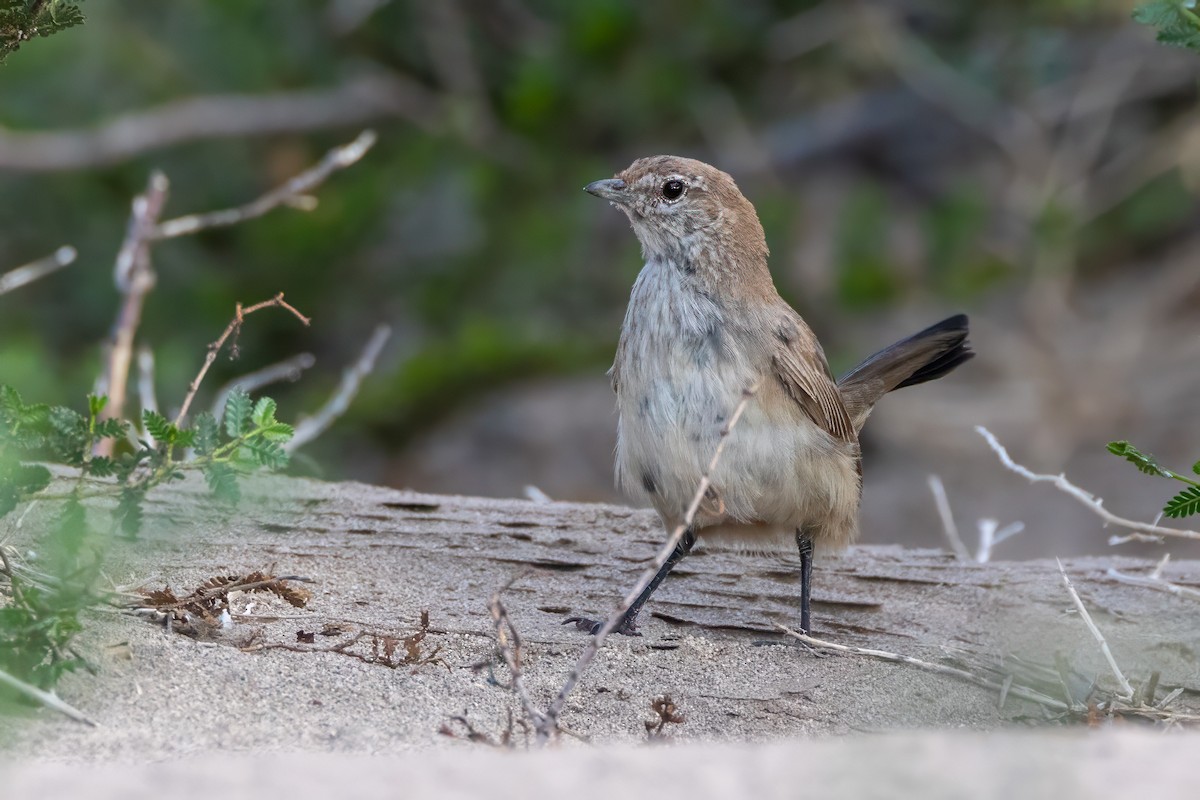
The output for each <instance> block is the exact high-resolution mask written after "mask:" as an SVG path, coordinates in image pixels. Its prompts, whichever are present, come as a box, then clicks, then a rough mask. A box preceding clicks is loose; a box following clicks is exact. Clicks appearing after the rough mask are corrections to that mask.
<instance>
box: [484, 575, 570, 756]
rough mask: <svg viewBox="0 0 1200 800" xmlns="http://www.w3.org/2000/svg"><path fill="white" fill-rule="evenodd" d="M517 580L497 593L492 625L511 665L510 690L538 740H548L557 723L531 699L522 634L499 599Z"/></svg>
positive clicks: (505, 660) (497, 643)
mask: <svg viewBox="0 0 1200 800" xmlns="http://www.w3.org/2000/svg"><path fill="white" fill-rule="evenodd" d="M516 580H517V579H516V578H514V579H513V580H512V581H509V582H508V584H507V585H505V586H503V587H501V588H500V589H498V590H496V593H495V594H493V595H492V599H491V601H490V602H489V603H488V610H489V611H491V613H492V622H493V623H495V625H496V646H497V648H498V649H499V651H500V655H501V656H502V657H503V658H504V663H505V664H506V665H507V666H508V673H509V675H510V682H511V684H510V688H511V689H512V690H513V691H514V692H516V695H517V698H518V699H519V700H520V701H521V709H522V710H523V711H524V712H525V716H526V717H528V718H529V721H530V722H532V723H533V727H534V730H535V731H536V732H537V738H538V741H545V740H547V739H549V738H550V734H551V733H553V725H554V723H553V721H552V720H551V719H550V717H549V716H548V715H547V714H544V713H542V712H541V711H540V710H539V709H538V707H537V706H536V705H534V703H533V700H532V699H531V698H530V696H529V689H528V688H526V686H525V677H524V673H523V672H522V669H521V634H519V633H518V632H517V628H516V626H514V625H513V623H512V620H511V619H510V618H509V616H508V609H506V608H505V607H504V602H503V601H502V600H501V599H500V595H501V594H502V593H503V592H504V590H505V589H508V588H509V587H510V586H512V584H513V583H514V582H515V581H516Z"/></svg>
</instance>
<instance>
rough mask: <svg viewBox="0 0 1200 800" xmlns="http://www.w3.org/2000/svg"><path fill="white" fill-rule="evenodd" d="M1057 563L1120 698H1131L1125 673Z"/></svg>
mask: <svg viewBox="0 0 1200 800" xmlns="http://www.w3.org/2000/svg"><path fill="white" fill-rule="evenodd" d="M1054 560H1055V561H1056V562H1057V563H1058V571H1059V574H1061V575H1062V579H1063V585H1064V586H1066V587H1067V591H1068V592H1069V593H1070V595H1071V602H1073V603H1074V604H1075V608H1076V609H1077V610H1078V611H1079V616H1080V617H1082V618H1083V621H1084V624H1086V625H1087V627H1088V630H1089V631H1091V632H1092V636H1093V637H1095V639H1096V641H1097V642H1098V643H1099V645H1100V651H1101V652H1102V653H1104V659H1105V660H1106V661H1108V666H1109V669H1111V670H1112V673H1113V677H1115V678H1116V679H1117V684H1118V685H1119V686H1120V687H1121V695H1120V697H1121V699H1122V700H1126V701H1130V700H1132V699H1133V687H1132V686H1130V685H1129V681H1127V680H1125V674H1124V673H1123V672H1121V668H1120V667H1119V666H1117V660H1116V659H1115V658H1113V654H1112V651H1111V650H1109V649H1108V641H1107V640H1106V639H1105V638H1104V634H1102V633H1101V632H1100V629H1099V628H1097V627H1096V623H1095V622H1093V621H1092V615H1091V614H1089V613H1088V610H1087V607H1086V606H1084V604H1083V600H1081V599H1080V597H1079V592H1077V591H1075V586H1074V585H1072V583H1071V579H1070V578H1069V577H1067V571H1066V569H1064V568H1063V565H1062V561H1060V560H1059V559H1057V558H1056V559H1054Z"/></svg>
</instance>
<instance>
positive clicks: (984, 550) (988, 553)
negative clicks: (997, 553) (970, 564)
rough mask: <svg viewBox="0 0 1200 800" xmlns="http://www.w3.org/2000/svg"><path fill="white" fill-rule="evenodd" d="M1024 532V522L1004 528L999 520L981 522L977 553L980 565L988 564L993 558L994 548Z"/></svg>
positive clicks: (976, 556) (976, 557)
mask: <svg viewBox="0 0 1200 800" xmlns="http://www.w3.org/2000/svg"><path fill="white" fill-rule="evenodd" d="M997 529H999V530H997ZM1023 530H1025V523H1024V522H1010V523H1009V524H1007V525H1005V526H1004V527H1003V528H1000V523H999V521H997V520H994V519H981V520H979V550H977V551H976V553H975V560H976V561H978V562H979V563H980V564H986V563H988V561H989V560H991V558H992V548H993V547H995V546H996V545H998V544H1000V543H1001V542H1003V541H1004V540H1005V539H1008V538H1010V537H1013V536H1016V535H1017V534H1018V533H1020V532H1021V531H1023Z"/></svg>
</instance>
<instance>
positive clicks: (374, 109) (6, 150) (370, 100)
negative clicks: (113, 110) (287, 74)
mask: <svg viewBox="0 0 1200 800" xmlns="http://www.w3.org/2000/svg"><path fill="white" fill-rule="evenodd" d="M397 117H398V118H402V119H406V120H408V121H409V122H411V123H413V124H415V125H416V126H417V127H419V128H421V129H423V130H427V131H433V130H436V129H438V128H439V127H440V125H441V124H442V118H443V113H442V107H441V103H440V100H439V98H438V97H437V96H436V95H434V94H433V93H432V92H430V91H429V90H428V89H426V88H425V87H423V86H421V85H420V84H419V83H417V82H416V81H413V80H410V79H408V78H406V77H404V76H402V75H397V74H379V73H376V74H371V75H361V76H358V77H354V78H350V79H349V80H346V81H345V82H343V83H342V84H341V85H339V86H334V87H332V88H329V89H304V90H298V91H290V92H275V93H270V94H257V95H255V94H220V95H206V96H200V97H190V98H186V99H183V100H176V101H173V102H170V103H166V104H164V105H161V106H158V107H156V108H149V109H143V110H140V111H133V112H130V113H127V114H123V115H120V116H117V117H113V118H112V119H109V120H108V121H106V122H104V123H102V124H100V125H98V126H96V127H93V128H80V129H73V130H72V129H66V130H56V131H32V132H24V131H12V130H6V129H4V128H0V169H7V170H21V171H56V170H75V169H81V168H85V167H95V166H103V165H105V164H114V163H118V162H120V161H124V160H125V159H128V158H132V157H134V156H136V155H138V154H140V153H144V152H147V151H150V150H158V149H161V148H164V147H169V146H171V145H175V144H180V143H183V142H192V141H203V140H206V139H223V138H245V137H247V136H265V135H272V134H278V133H299V132H303V131H313V130H321V129H327V128H345V127H348V126H351V125H364V124H368V123H370V122H371V121H373V120H378V119H387V118H397Z"/></svg>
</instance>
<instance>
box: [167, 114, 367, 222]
mask: <svg viewBox="0 0 1200 800" xmlns="http://www.w3.org/2000/svg"><path fill="white" fill-rule="evenodd" d="M377 139H378V137H377V136H376V135H375V131H372V130H366V131H363V132H362V133H360V134H359V135H358V138H356V139H355V140H354V141H352V142H350V143H349V144H344V145H342V146H340V147H335V148H334V149H332V150H330V151H329V152H328V153H326V154H325V157H324V158H322V159H321V160H320V161H319V162H318V163H317V165H316V166H314V167H312V168H311V169H308V170H305V171H304V172H301V173H300V174H299V175H297V176H296V177H294V178H292V179H291V180H289V181H288V182H287V183H285V184H283V185H282V186H278V187H276V188H275V189H272V190H271V191H269V192H267V193H266V194H264V195H263V196H262V197H260V198H258V199H257V200H254V201H253V202H250V203H247V204H246V205H243V206H239V207H237V208H227V209H224V210H221V211H210V212H208V213H206V214H188V215H187V216H184V217H177V218H175V219H172V220H167V221H166V222H163V223H160V224H159V225H158V226H156V227H155V228H154V230H153V232H152V234H151V238H152V239H155V240H158V239H172V238H174V237H176V236H187V235H189V234H193V233H196V232H197V231H202V230H205V229H207V228H225V227H228V226H230V225H237V224H238V223H240V222H245V221H246V220H250V219H255V218H257V217H261V216H263V215H264V214H266V213H267V212H268V211H271V210H273V209H276V208H278V207H279V206H281V205H290V206H292V207H293V208H298V209H300V210H303V211H311V210H312V209H313V208H315V207H316V199H315V198H310V197H308V196H307V195H306V194H305V193H306V192H308V191H310V190H312V189H315V188H316V187H317V186H320V185H321V183H323V182H324V181H325V179H326V178H328V177H329V176H330V175H331V174H333V173H334V172H336V171H337V170H340V169H345V168H346V167H349V166H351V165H352V164H354V163H356V162H357V161H358V160H359V159H361V158H362V157H363V156H365V155H366V154H367V151H368V150H370V149H371V147H373V146H374V144H375V142H376V140H377Z"/></svg>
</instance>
